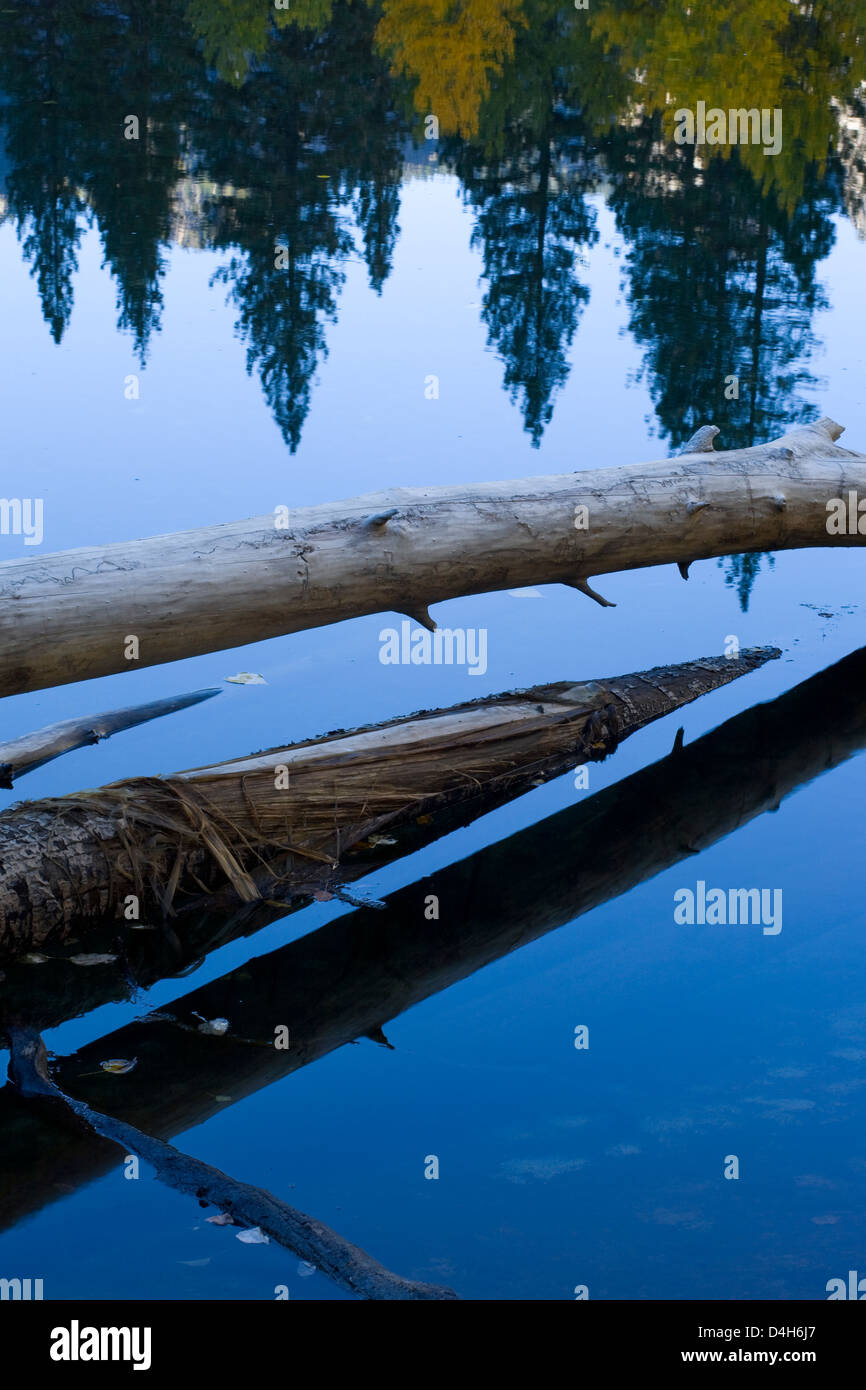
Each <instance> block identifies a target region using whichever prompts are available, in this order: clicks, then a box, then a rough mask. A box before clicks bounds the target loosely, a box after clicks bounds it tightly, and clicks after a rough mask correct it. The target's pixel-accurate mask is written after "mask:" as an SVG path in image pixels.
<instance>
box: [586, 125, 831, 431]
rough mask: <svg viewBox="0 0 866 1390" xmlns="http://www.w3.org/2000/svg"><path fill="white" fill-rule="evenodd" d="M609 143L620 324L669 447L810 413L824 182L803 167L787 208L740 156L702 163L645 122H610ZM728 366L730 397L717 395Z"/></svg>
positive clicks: (826, 204) (827, 201) (825, 230)
mask: <svg viewBox="0 0 866 1390" xmlns="http://www.w3.org/2000/svg"><path fill="white" fill-rule="evenodd" d="M607 153H608V161H609V165H610V168H611V171H612V173H613V175H614V179H615V183H614V190H613V193H612V197H611V203H612V205H613V207H614V210H615V212H616V217H617V225H618V227H619V229H620V231H621V232H622V234H623V235H624V236H625V237H626V239H627V240H628V242H629V249H628V252H627V255H626V265H625V268H626V272H627V276H628V282H629V305H630V310H631V314H630V320H629V326H630V328H631V331H632V333H633V334H634V336H635V338H636V339H637V341H638V342H639V343H640V344H641V345H642V346H643V348H644V349H645V358H644V361H645V370H646V373H647V377H648V381H649V386H650V391H651V393H652V396H653V399H654V401H655V403H656V411H657V414H658V419H659V423H660V426H661V430H662V433H663V434H664V435H666V436H667V437H668V438H669V439H670V441H671V443H672V444H673V445H678V444H680V443H682V442H683V441H684V440H685V439H687V438H688V437H689V435H690V434H692V433H693V432H694V430H695V429H696V428H697V427H698V426H699V425H701V424H706V423H707V422H708V421H715V422H716V423H718V424H719V425H721V426H723V428H724V436H725V445H726V447H728V448H743V447H747V446H748V445H751V444H754V443H756V442H760V441H761V440H762V439H768V438H772V437H773V436H774V435H776V434H779V433H781V432H782V431H783V430H784V429H785V428H787V427H789V426H791V425H792V424H794V423H796V422H797V421H802V420H804V419H807V418H809V417H810V415H811V413H812V407H811V406H810V405H808V404H807V402H806V401H805V399H804V397H803V392H804V391H808V390H809V388H811V387H812V386H813V385H814V384H815V383H814V377H813V376H812V374H811V372H810V370H809V366H808V363H809V359H810V356H811V354H812V352H813V350H814V348H815V345H816V340H815V336H814V333H813V331H812V319H813V316H814V314H815V312H816V310H818V309H821V308H823V307H824V305H825V298H824V295H823V292H822V291H821V289H820V287H819V286H818V284H817V283H816V278H815V266H816V262H817V261H818V260H819V259H821V258H823V257H824V256H827V255H828V254H829V252H830V249H831V247H832V244H833V229H832V224H831V222H830V220H829V214H830V213H831V212H832V211H833V210H834V205H835V193H834V191H833V189H832V186H831V185H830V184H829V183H828V181H827V180H826V179H824V180H821V181H818V180H816V179H815V177H814V175H813V176H812V178H811V181H809V182H808V183H807V189H806V192H805V194H804V196H803V197H802V199H801V200H800V202H799V203H798V204H797V206H796V208H795V209H794V212H793V214H792V215H791V216H788V215H787V214H786V213H785V212H783V211H782V210H781V209H780V207H779V205H778V204H777V203H776V201H775V199H774V197H773V195H772V194H762V193H761V190H760V189H759V188H758V186H757V184H756V183H755V180H754V178H753V177H752V175H751V174H750V173H749V172H748V170H746V169H744V168H743V167H742V165H740V164H739V162H738V160H737V157H736V152H734V153H732V154H731V155H730V157H728V158H726V159H711V160H709V161H708V163H707V167H706V168H705V169H701V168H699V167H698V165H697V164H696V162H695V161H694V160H693V158H692V151H691V149H690V148H689V147H680V146H676V145H667V144H665V143H663V142H662V141H660V140H659V139H658V130H657V129H656V128H655V124H654V122H652V121H649V122H646V123H644V124H643V125H642V126H638V127H632V128H631V129H629V130H628V131H621V132H619V133H618V134H617V135H616V136H615V137H614V138H612V140H611V141H610V144H609V146H608V152H607ZM696 325H697V331H696ZM734 375H735V376H737V377H738V379H739V385H738V390H739V398H738V399H727V398H726V395H725V390H726V383H725V378H726V377H729V376H734ZM729 394H730V390H729Z"/></svg>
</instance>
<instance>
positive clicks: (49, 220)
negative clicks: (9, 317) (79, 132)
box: [0, 4, 85, 343]
mask: <svg viewBox="0 0 866 1390" xmlns="http://www.w3.org/2000/svg"><path fill="white" fill-rule="evenodd" d="M63 27H64V26H63V24H62V12H61V11H60V8H59V6H57V5H53V4H52V5H40V6H32V5H28V6H22V7H21V9H20V10H18V11H17V12H16V14H15V16H14V19H12V21H11V22H9V23H7V25H6V28H5V36H4V43H3V45H2V49H0V83H2V86H3V89H4V91H5V93H6V94H7V96H8V98H9V103H8V105H7V106H6V107H5V108H4V111H3V119H4V124H5V127H6V130H5V145H6V152H7V156H8V158H9V161H10V166H11V168H10V172H9V176H8V178H7V187H6V192H7V197H8V200H9V214H10V216H11V217H12V218H14V219H15V221H16V223H17V228H18V236H19V239H20V241H21V244H22V249H23V252H24V257H25V259H26V260H27V261H28V262H29V263H30V265H31V266H32V271H31V274H32V275H33V276H34V278H35V280H36V284H37V287H38V290H39V298H40V301H41V303H42V313H43V315H44V317H45V321H46V323H47V324H48V326H49V328H50V330H51V336H52V338H53V339H54V341H55V343H59V342H60V341H61V339H62V337H63V334H64V332H65V331H66V329H67V327H68V325H69V319H70V315H71V313H72V303H73V293H72V276H73V274H74V273H75V271H76V270H77V268H78V255H77V251H78V245H79V242H80V240H81V224H80V218H81V216H82V213H83V212H84V208H85V204H84V202H83V200H82V198H81V195H80V193H79V191H78V187H77V180H76V177H75V173H76V168H77V160H76V155H77V145H76V139H75V134H76V132H75V130H74V127H73V123H72V120H71V100H74V81H73V83H72V84H70V77H71V76H73V74H72V73H71V71H70V65H69V61H68V58H67V55H66V53H65V44H64V42H63V33H62V29H63ZM70 86H71V90H70Z"/></svg>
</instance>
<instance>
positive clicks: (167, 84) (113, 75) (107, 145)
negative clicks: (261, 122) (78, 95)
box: [83, 0, 206, 362]
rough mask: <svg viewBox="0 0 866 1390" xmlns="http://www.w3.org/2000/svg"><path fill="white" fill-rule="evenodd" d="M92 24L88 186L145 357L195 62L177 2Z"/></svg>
mask: <svg viewBox="0 0 866 1390" xmlns="http://www.w3.org/2000/svg"><path fill="white" fill-rule="evenodd" d="M91 26H92V28H93V27H97V29H98V37H97V35H95V34H94V35H93V37H92V39H91V41H92V42H93V41H94V40H96V47H97V51H98V53H99V56H100V61H101V63H102V67H103V77H102V81H101V82H100V83H99V86H98V89H97V90H96V91H95V92H93V93H92V94H91V104H90V107H89V110H88V117H87V126H86V144H85V150H84V152H83V154H84V157H85V158H86V160H87V169H86V177H87V185H88V189H89V193H90V204H91V207H92V209H93V211H94V214H95V216H96V220H97V223H98V225H99V230H100V234H101V239H102V246H103V252H104V257H105V264H106V265H107V266H108V268H109V270H110V271H111V274H112V277H113V278H114V280H115V281H116V284H117V313H118V327H119V328H120V329H122V330H125V331H127V332H129V333H131V335H132V338H133V341H134V344H135V350H136V352H137V353H138V355H139V358H140V359H141V361H142V362H144V360H145V357H146V354H147V347H148V342H149V340H150V338H151V336H152V334H153V333H154V332H158V331H159V327H160V317H161V309H162V302H163V298H162V287H161V281H162V278H163V276H164V274H165V269H166V254H165V252H166V249H167V247H168V245H169V242H170V239H171V233H172V222H173V217H174V196H175V188H176V185H177V181H178V176H179V173H180V169H181V157H182V154H183V148H182V139H183V129H184V124H185V118H186V117H188V113H189V112H190V110H191V106H192V98H193V95H194V94H195V93H196V91H197V89H198V88H199V87H200V85H201V83H200V68H201V63H200V58H199V56H198V54H197V51H196V47H195V44H194V42H193V40H192V38H191V36H190V35H189V34H188V33H187V31H186V29H185V26H184V21H183V17H182V12H181V11H180V10H179V8H178V4H177V0H154V3H151V4H149V5H148V6H147V7H138V6H134V7H131V8H130V11H129V17H128V20H127V21H126V22H125V23H124V24H123V25H122V26H118V25H117V23H116V21H115V20H114V19H113V17H112V16H110V15H106V16H105V17H102V18H101V22H100V19H97V17H94V18H93V19H92V20H91ZM205 99H206V97H205ZM130 116H134V117H135V119H136V121H137V123H138V129H137V138H133V139H128V138H126V132H127V130H129V127H128V125H127V118H128V117H130Z"/></svg>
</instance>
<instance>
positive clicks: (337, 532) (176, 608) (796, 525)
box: [0, 419, 866, 695]
mask: <svg viewBox="0 0 866 1390" xmlns="http://www.w3.org/2000/svg"><path fill="white" fill-rule="evenodd" d="M716 433H718V431H717V430H715V429H714V427H712V426H704V427H703V428H702V429H701V430H699V431H698V433H697V434H696V435H695V436H694V438H693V439H692V440H690V441H689V445H688V446H687V448H688V449H689V452H685V451H684V452H683V453H682V454H681V455H680V456H679V457H677V458H674V459H664V460H661V461H660V462H656V463H643V464H633V465H628V466H624V467H615V468H603V469H593V470H588V471H585V472H579V473H567V474H563V475H560V476H555V477H541V478H524V479H519V480H507V481H502V482H493V483H478V484H467V485H461V486H449V487H436V488H433V487H431V488H423V487H422V488H391V489H389V490H387V491H385V492H377V493H370V494H368V495H367V496H364V497H356V498H353V499H351V500H349V501H342V502H332V503H327V504H324V505H322V506H316V507H307V508H303V509H298V510H296V511H293V512H291V513H290V514H289V515H288V517H286V516H285V514H284V511H281V510H280V509H279V508H277V509H275V514H274V515H273V516H265V517H257V518H255V519H253V520H250V521H238V522H233V523H231V524H228V525H223V526H213V527H208V528H206V529H203V530H199V531H185V532H179V533H177V534H175V535H168V536H155V537H152V538H150V539H149V540H138V541H128V542H120V543H118V544H113V545H106V546H91V547H89V548H87V549H82V550H69V551H64V552H62V553H59V554H56V555H47V556H45V557H44V558H41V559H37V558H34V557H32V556H29V555H28V556H26V557H24V558H22V559H18V560H10V561H7V562H6V563H4V564H2V565H0V695H10V694H14V693H16V692H19V691H25V690H36V689H39V688H41V687H44V686H53V685H62V684H64V683H65V682H68V681H78V680H87V679H89V678H91V677H93V676H104V675H108V674H110V673H113V672H117V671H124V670H130V669H135V668H136V667H140V666H149V665H154V664H156V663H159V662H164V661H175V660H177V659H178V658H180V657H188V656H195V655H198V654H199V653H202V652H208V651H218V650H221V649H224V648H227V647H233V646H237V645H239V644H240V643H248V642H256V641H260V640H262V639H264V638H267V637H274V636H278V635H280V634H282V633H288V632H297V631H300V630H301V629H304V628H314V627H321V626H323V625H326V624H328V623H336V622H341V621H342V620H343V619H345V618H353V617H358V616H360V615H362V614H367V613H379V612H398V613H406V614H408V615H409V616H410V617H412V618H415V619H416V620H417V621H418V622H420V623H422V624H423V625H425V626H428V627H432V626H433V623H432V619H431V618H430V616H429V614H428V612H427V606H428V605H429V604H431V603H437V602H440V601H442V600H443V599H450V598H455V597H458V596H461V595H467V594H478V593H484V592H488V591H490V590H494V589H504V588H512V587H514V586H519V585H524V584H551V583H563V584H570V585H572V586H573V587H574V588H576V589H579V590H581V592H583V593H585V594H588V595H589V596H590V597H592V598H595V599H597V600H598V601H599V602H600V603H605V602H606V601H605V600H604V599H602V598H601V597H600V596H599V595H598V594H597V593H596V592H595V591H594V590H593V589H592V588H590V585H589V578H590V576H592V575H597V574H603V573H610V572H612V571H617V570H630V569H636V568H639V567H641V566H644V565H662V564H673V563H675V564H677V565H679V566H680V569H681V571H682V572H684V573H685V572H687V569H688V565H689V564H690V563H691V562H692V561H694V560H699V559H708V558H711V557H715V556H721V555H729V554H736V553H742V552H749V551H751V552H761V551H773V550H785V549H790V548H792V547H800V546H825V545H829V546H835V545H862V544H864V543H866V536H864V535H861V534H860V533H859V531H858V530H857V526H856V518H855V525H854V527H853V529H850V528H847V527H846V529H844V530H839V531H836V530H828V524H827V523H828V520H832V517H831V516H830V515H829V514H828V510H827V507H828V503H831V502H832V501H833V499H847V497H848V494H849V492H852V491H853V492H856V493H857V494H858V495H859V496H860V497H862V498H864V499H866V455H863V454H857V453H852V452H851V451H850V450H847V449H842V448H840V447H839V446H838V445H836V444H835V443H834V440H835V439H837V438H838V436H839V435H840V434H841V433H842V427H841V426H840V425H837V424H834V422H833V421H832V420H829V419H824V420H821V421H819V422H818V423H817V424H815V425H809V426H803V427H801V428H798V429H795V430H792V431H791V432H790V433H789V434H787V435H784V436H783V437H782V438H780V439H777V440H774V441H773V442H772V443H769V444H763V445H759V446H757V447H755V448H752V449H736V450H730V451H727V452H718V453H715V452H713V444H712V437H713V435H714V434H716ZM283 522H287V524H286V525H285V526H283V525H282V524H281V523H283ZM131 638H135V639H137V656H135V657H134V659H130V653H134V652H135V650H136V647H135V644H134V643H132V642H130V639H131Z"/></svg>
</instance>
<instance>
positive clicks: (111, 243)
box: [0, 0, 200, 357]
mask: <svg viewBox="0 0 866 1390" xmlns="http://www.w3.org/2000/svg"><path fill="white" fill-rule="evenodd" d="M179 23H180V21H179V18H178V9H177V3H176V0H154V3H153V4H152V5H150V6H149V7H148V8H147V9H146V10H145V9H143V8H134V9H131V11H130V14H129V16H125V15H123V14H122V13H121V12H119V11H118V10H116V9H114V8H113V7H112V8H111V9H109V8H108V7H104V6H101V5H98V4H95V3H92V0H64V3H63V5H62V6H61V5H59V4H52V3H31V4H29V5H23V6H22V7H21V10H20V11H19V13H18V14H17V16H16V20H15V22H14V23H13V25H12V26H10V27H9V28H8V29H7V30H6V32H5V34H4V42H3V45H2V50H0V82H2V85H3V87H4V90H5V91H6V93H7V95H8V97H9V98H11V100H10V102H9V104H8V106H7V107H6V108H5V120H6V124H7V139H6V143H7V150H8V154H9V157H10V161H11V163H12V170H11V173H10V175H9V179H8V193H9V202H10V213H11V214H12V216H13V217H15V219H16V220H17V222H18V225H19V230H20V235H21V237H22V241H23V246H24V254H25V256H26V257H27V259H28V260H30V261H32V262H33V265H34V273H35V275H36V279H37V283H38V285H39V292H40V296H41V299H42V305H43V313H44V316H45V319H46V321H47V322H48V324H49V326H50V328H51V332H52V336H53V337H54V340H55V342H59V341H60V339H61V337H62V335H63V332H64V330H65V328H66V326H67V324H68V321H69V316H70V314H71V311H72V301H73V296H72V276H73V274H74V272H75V270H76V268H77V247H78V244H79V242H80V239H81V234H82V230H83V225H84V221H85V219H86V217H88V216H90V215H91V214H92V215H94V216H95V219H96V222H97V224H98V226H99V229H100V233H101V237H102V243H103V249H104V253H105V261H106V264H107V265H108V266H109V268H110V270H111V273H112V275H113V276H114V278H115V279H116V282H117V299H118V314H119V326H120V327H121V328H124V329H128V330H129V331H131V333H132V334H133V337H134V339H135V345H136V349H137V350H138V352H139V354H140V355H141V356H142V357H143V355H144V353H145V350H146V345H147V340H148V337H149V335H150V333H151V332H152V331H153V329H154V327H156V326H158V310H159V306H160V303H161V291H160V288H159V279H160V276H161V274H162V271H163V257H162V255H161V252H160V243H161V242H163V243H164V242H165V241H166V240H167V238H168V235H169V230H170V220H171V206H172V195H173V190H174V186H175V183H176V180H177V173H178V149H177V143H178V133H177V132H178V129H179V127H180V126H181V124H182V112H183V107H182V100H183V95H184V93H185V92H186V90H187V88H188V85H189V81H190V77H189V76H188V72H189V70H192V71H194V70H195V68H198V67H200V59H198V58H197V55H196V53H195V49H194V45H193V43H192V41H191V39H190V38H189V37H185V36H184V34H183V33H182V31H181V30H179ZM192 65H194V66H192ZM131 113H132V114H135V115H136V116H137V117H138V119H139V122H140V127H141V138H140V139H139V140H137V141H135V140H131V141H127V140H125V139H124V138H123V129H124V118H125V117H126V116H127V115H128V114H131Z"/></svg>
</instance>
